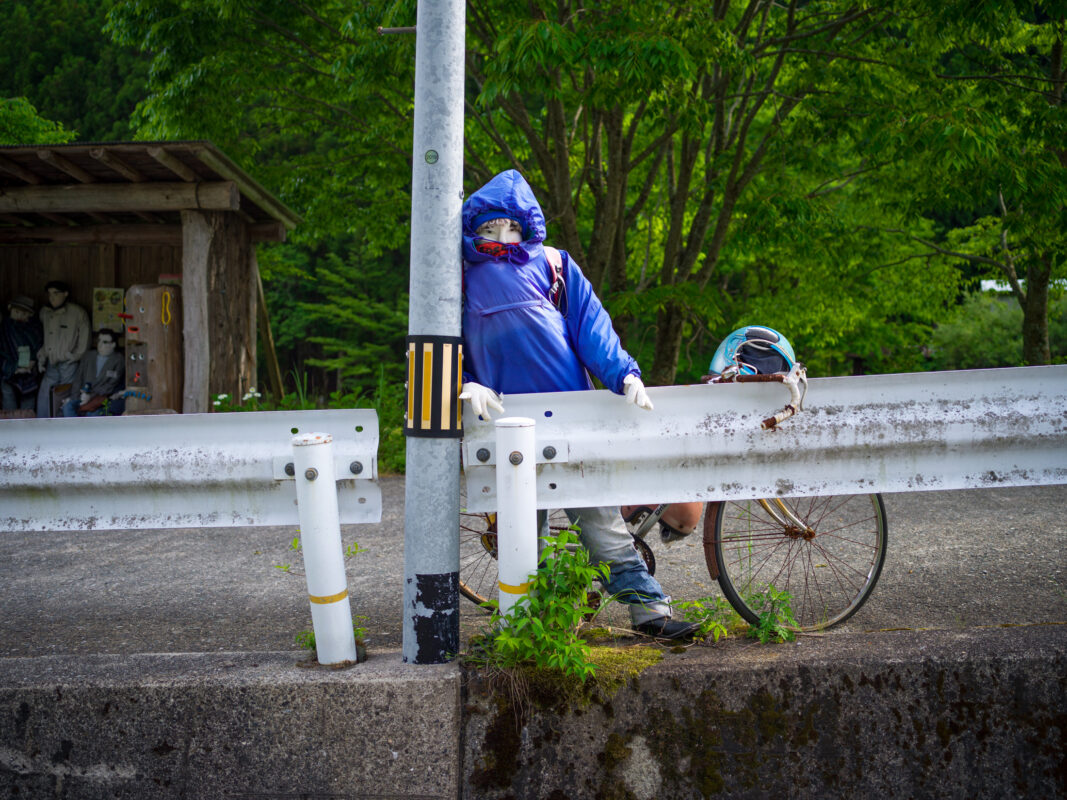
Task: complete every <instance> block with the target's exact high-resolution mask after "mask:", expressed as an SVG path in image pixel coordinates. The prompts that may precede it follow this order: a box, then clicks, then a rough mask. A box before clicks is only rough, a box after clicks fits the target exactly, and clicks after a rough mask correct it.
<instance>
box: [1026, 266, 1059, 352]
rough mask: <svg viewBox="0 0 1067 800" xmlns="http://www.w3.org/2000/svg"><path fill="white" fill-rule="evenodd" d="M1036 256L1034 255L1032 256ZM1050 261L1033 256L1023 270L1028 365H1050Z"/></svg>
mask: <svg viewBox="0 0 1067 800" xmlns="http://www.w3.org/2000/svg"><path fill="white" fill-rule="evenodd" d="M1035 256H1036V254H1035ZM1051 264H1052V260H1051V258H1050V257H1049V256H1048V255H1047V254H1044V256H1043V257H1035V258H1034V259H1033V260H1032V261H1031V262H1030V266H1029V267H1028V268H1027V270H1026V300H1025V302H1023V304H1022V306H1023V362H1024V363H1026V364H1028V365H1030V366H1037V365H1039V364H1050V363H1052V352H1051V350H1050V349H1049V341H1048V283H1049V276H1050V275H1051V273H1052V269H1051Z"/></svg>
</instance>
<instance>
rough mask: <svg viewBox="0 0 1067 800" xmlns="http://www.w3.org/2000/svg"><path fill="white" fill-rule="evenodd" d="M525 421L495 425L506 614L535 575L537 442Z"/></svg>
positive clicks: (529, 422)
mask: <svg viewBox="0 0 1067 800" xmlns="http://www.w3.org/2000/svg"><path fill="white" fill-rule="evenodd" d="M535 430H536V429H535V427H534V421H533V420H532V419H530V418H528V417H504V418H503V419H498V420H497V421H496V453H497V464H496V495H497V498H499V501H498V506H497V517H496V530H497V569H498V570H499V576H498V580H499V584H500V613H501V614H506V613H507V612H508V611H509V610H510V609H511V607H512V606H513V605H515V603H517V602H518V601H519V598H521V597H522V596H523V595H524V594H526V592H527V591H529V586H530V575H531V574H532V573H533V572H536V571H537V454H536V445H537V439H536V436H535Z"/></svg>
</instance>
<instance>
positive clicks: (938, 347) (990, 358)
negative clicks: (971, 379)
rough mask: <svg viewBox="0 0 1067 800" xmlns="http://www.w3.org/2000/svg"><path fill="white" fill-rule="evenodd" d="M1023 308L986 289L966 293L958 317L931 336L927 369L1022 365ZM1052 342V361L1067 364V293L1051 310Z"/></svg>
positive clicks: (954, 316)
mask: <svg viewBox="0 0 1067 800" xmlns="http://www.w3.org/2000/svg"><path fill="white" fill-rule="evenodd" d="M1022 317H1023V312H1022V309H1020V308H1019V306H1018V304H1017V303H1016V302H1015V301H1014V300H1012V299H1011V298H1009V297H998V296H996V295H992V294H989V293H984V292H976V293H972V294H969V295H967V298H966V299H965V300H964V301H963V303H962V304H961V305H960V306H959V307H958V308H957V309H956V310H955V313H954V314H953V316H952V317H951V318H950V319H949V320H948V321H946V322H943V323H941V324H940V325H938V327H937V328H936V329H935V330H934V331H933V335H932V336H931V338H930V348H929V361H928V365H927V368H928V369H935V370H948V369H990V368H993V367H1020V366H1023V364H1024V363H1025V362H1024V361H1023V343H1022V338H1021V337H1020V335H1019V329H1020V327H1021V326H1022ZM1049 344H1050V348H1051V354H1052V362H1053V363H1065V362H1067V296H1061V297H1060V298H1059V299H1058V300H1056V301H1054V302H1053V303H1052V304H1051V305H1050V308H1049Z"/></svg>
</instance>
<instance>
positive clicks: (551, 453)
mask: <svg viewBox="0 0 1067 800" xmlns="http://www.w3.org/2000/svg"><path fill="white" fill-rule="evenodd" d="M541 453H542V454H543V455H544V457H545V458H547V459H548V460H549V461H551V460H552V459H553V458H555V457H556V448H554V447H552V445H549V446H548V447H546V448H545V449H544V450H542V451H541Z"/></svg>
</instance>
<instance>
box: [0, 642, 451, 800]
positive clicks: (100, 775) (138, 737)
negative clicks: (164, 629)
mask: <svg viewBox="0 0 1067 800" xmlns="http://www.w3.org/2000/svg"><path fill="white" fill-rule="evenodd" d="M296 661H297V656H296V655H295V654H291V653H258V654H211V655H169V656H129V657H119V656H97V657H78V658H62V657H51V658H33V659H29V658H27V659H0V795H2V796H4V797H23V798H45V797H47V798H52V797H58V798H91V799H92V800H95V799H96V798H123V799H126V798H129V800H144V798H156V797H160V798H179V797H180V798H205V800H206V799H207V798H211V799H212V800H216V799H217V798H297V797H303V798H325V797H330V798H346V797H353V798H355V797H374V798H381V799H382V800H385V799H386V798H393V797H404V798H412V797H421V798H455V797H456V794H457V792H458V786H459V759H458V751H457V749H456V742H457V739H456V735H455V733H456V731H457V730H458V727H459V705H458V702H457V700H458V697H459V670H458V668H456V667H455V666H453V665H449V666H442V667H413V666H408V665H404V664H401V663H400V659H399V656H395V657H392V658H382V657H380V658H378V659H374V660H371V661H369V662H367V663H365V664H360V665H358V666H356V667H353V668H349V669H346V670H337V671H334V670H329V669H325V668H321V667H319V668H314V669H306V668H300V667H297V666H295V664H296Z"/></svg>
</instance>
